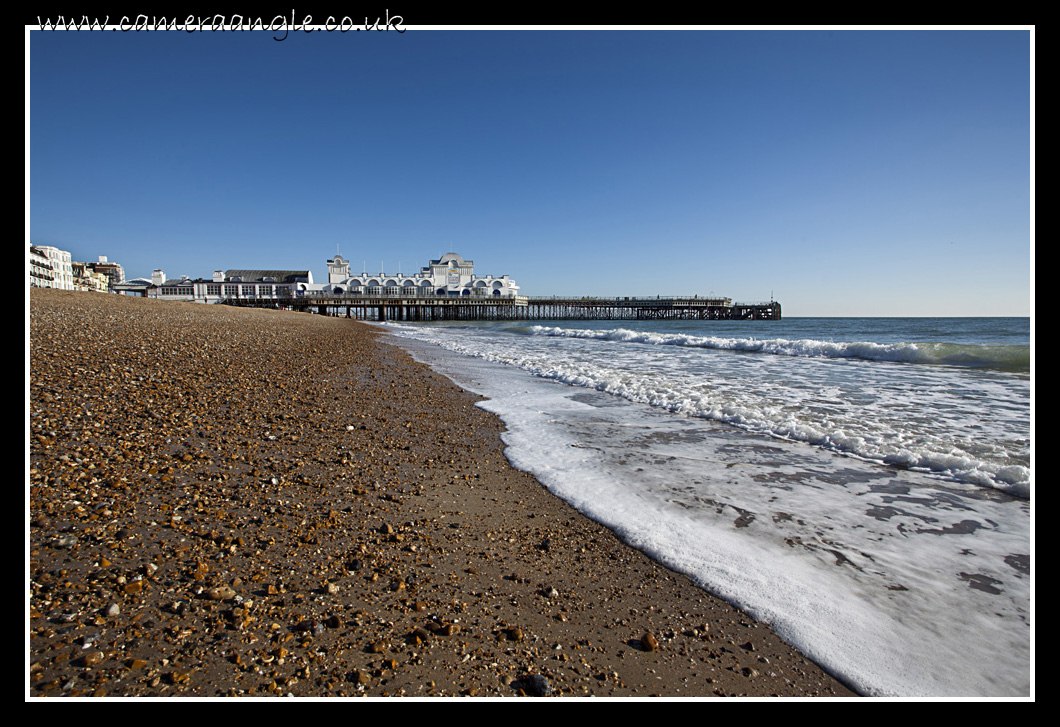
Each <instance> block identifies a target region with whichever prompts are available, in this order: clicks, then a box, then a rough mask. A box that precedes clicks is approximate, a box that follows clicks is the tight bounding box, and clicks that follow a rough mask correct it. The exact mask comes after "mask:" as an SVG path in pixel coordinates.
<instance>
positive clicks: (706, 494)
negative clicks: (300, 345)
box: [388, 318, 1033, 697]
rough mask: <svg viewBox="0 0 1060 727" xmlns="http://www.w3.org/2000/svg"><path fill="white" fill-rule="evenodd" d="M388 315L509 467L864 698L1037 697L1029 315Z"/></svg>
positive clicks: (394, 328) (393, 329) (400, 336)
mask: <svg viewBox="0 0 1060 727" xmlns="http://www.w3.org/2000/svg"><path fill="white" fill-rule="evenodd" d="M388 329H389V330H390V331H391V332H392V333H393V334H395V336H397V337H398V339H399V342H402V343H403V345H405V346H406V347H407V348H408V349H409V350H410V351H411V352H412V353H413V355H414V356H415V357H416V358H418V359H419V360H421V361H424V362H425V363H428V364H429V365H431V366H432V367H434V368H436V369H437V370H439V371H441V372H443V373H445V374H446V375H448V376H450V377H451V378H453V379H454V380H455V381H456V382H457V383H459V384H460V385H462V386H464V387H465V388H467V389H469V390H472V391H474V392H476V393H479V394H481V395H483V396H485V397H487V400H486V401H484V402H483V403H482V404H481V406H483V408H485V409H487V410H490V411H493V412H495V413H497V414H498V415H499V416H500V417H501V418H502V419H503V420H504V422H505V424H506V426H507V430H508V431H507V432H506V434H505V435H504V441H505V443H506V445H507V450H506V454H507V456H508V458H509V460H510V461H511V462H512V464H513V465H514V466H516V467H518V468H520V469H523V470H525V471H527V472H530V473H532V474H533V475H535V476H536V477H537V478H538V480H539V481H540V482H541V483H542V484H543V485H545V486H546V487H548V488H549V489H550V490H551V491H552V492H554V493H555V494H556V495H558V496H560V497H562V498H564V499H565V500H567V501H568V502H570V503H571V504H572V505H574V506H575V507H577V508H578V509H579V510H580V511H582V512H583V513H585V514H586V515H587V516H589V517H592V518H593V519H595V520H597V521H599V522H600V523H602V524H603V525H605V526H607V527H609V528H611V529H612V530H613V531H614V532H615V533H617V534H618V535H619V537H621V538H622V539H623V540H625V541H626V542H628V543H629V544H630V545H632V546H633V547H636V548H639V549H641V550H643V551H644V552H645V553H647V554H648V555H650V556H651V557H653V558H655V559H656V560H658V561H660V562H661V563H663V564H665V565H667V566H668V567H670V568H673V569H674V570H677V571H680V572H683V573H686V574H687V575H689V576H690V577H691V578H692V579H693V580H694V581H695V582H696V583H698V584H700V585H701V586H702V587H703V588H704V589H706V590H709V591H710V592H712V593H715V594H717V595H719V596H721V597H723V598H725V599H726V600H728V601H730V602H732V603H734V604H736V605H738V606H740V607H741V608H743V609H745V610H746V611H748V612H749V613H750V614H751V615H753V616H754V617H756V618H758V619H759V620H762V621H765V622H768V623H769V624H771V625H772V626H773V628H774V629H775V630H776V631H777V632H778V633H779V635H780V636H781V637H782V638H784V639H785V640H786V641H787V642H788V643H790V644H792V645H793V646H795V647H797V648H798V649H800V650H801V651H802V652H803V653H805V654H806V655H807V656H809V657H810V658H812V659H813V660H814V661H816V662H817V663H819V664H820V665H821V666H823V667H824V668H826V669H827V670H829V671H830V672H831V673H832V674H834V675H836V676H837V677H839V678H841V679H842V680H844V681H846V682H847V683H848V684H850V685H851V686H852V687H853V688H854V689H856V690H857V691H859V692H860V693H862V694H865V695H872V696H897V697H980V696H986V697H997V696H1002V697H1025V696H1028V695H1029V694H1030V690H1031V679H1032V676H1031V649H1032V630H1031V626H1032V624H1031V570H1030V567H1031V562H1030V554H1031V499H1032V490H1033V478H1032V467H1031V431H1030V430H1031V355H1030V351H1031V346H1030V325H1029V320H1028V319H1026V318H1016V319H1011V318H992V319H968V318H958V319H930V318H914V319H883V318H873V319H843V318H832V319H828V318H818V319H812V318H803V319H799V318H791V319H785V320H782V321H751V322H741V321H651V322H648V321H622V322H614V321H607V322H602V321H557V322H553V321H550V322H547V323H542V324H540V325H534V324H533V323H527V322H503V323H501V322H491V323H470V322H461V323H456V322H446V323H428V324H406V323H393V324H388Z"/></svg>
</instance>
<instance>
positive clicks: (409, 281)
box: [113, 252, 519, 303]
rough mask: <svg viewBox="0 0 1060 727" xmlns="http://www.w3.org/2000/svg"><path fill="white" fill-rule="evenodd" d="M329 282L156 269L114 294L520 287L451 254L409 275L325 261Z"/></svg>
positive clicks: (177, 296)
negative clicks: (356, 271)
mask: <svg viewBox="0 0 1060 727" xmlns="http://www.w3.org/2000/svg"><path fill="white" fill-rule="evenodd" d="M327 265H328V282H326V283H314V282H313V273H312V272H311V271H309V270H242V269H239V270H224V271H222V270H215V271H214V273H213V276H212V277H211V278H209V279H206V278H189V277H187V276H184V277H180V278H167V277H166V274H165V272H163V271H162V270H155V271H154V273H153V274H152V276H151V280H150V282H148V281H144V280H140V281H129V282H128V283H125V284H124V285H121V286H113V287H114V288H115V289H116V290H119V291H121V292H125V293H130V294H139V295H144V296H146V297H149V298H160V299H163V300H176V301H187V302H194V303H221V302H223V301H241V300H244V301H245V300H273V299H289V298H327V297H338V296H343V297H348V296H361V295H363V296H373V297H378V296H402V297H417V298H423V297H432V298H433V297H438V296H444V297H450V296H466V297H471V296H476V297H483V296H490V297H509V298H511V297H515V296H517V295H518V292H519V286H518V285H516V284H515V281H514V280H512V279H511V278H510V277H509V276H508V275H501V276H493V275H486V276H479V275H475V264H474V262H473V261H471V260H465V259H464V258H462V257H461V256H460V255H458V254H456V253H454V252H450V253H446V254H445V255H442V256H441V257H440V258H439V259H437V260H431V261H429V263H428V264H427V265H426V266H424V267H422V268H420V270H419V272H417V273H415V274H412V275H403V274H401V273H396V274H387V273H379V274H367V273H365V272H362V273H361V274H360V275H352V276H351V275H350V263H349V261H348V260H346V259H345V258H343V257H342V256H340V255H336V256H335V257H333V258H331V259H330V260H328V261H327Z"/></svg>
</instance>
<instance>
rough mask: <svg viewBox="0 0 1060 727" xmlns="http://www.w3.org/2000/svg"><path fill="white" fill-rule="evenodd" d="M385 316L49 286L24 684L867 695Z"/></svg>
mask: <svg viewBox="0 0 1060 727" xmlns="http://www.w3.org/2000/svg"><path fill="white" fill-rule="evenodd" d="M385 335H387V334H386V333H385V331H381V330H379V329H376V328H374V327H372V326H370V325H367V324H362V323H359V322H355V321H349V320H346V319H341V318H327V317H323V316H316V315H310V314H304V313H294V312H280V311H267V310H253V309H250V310H247V309H233V308H229V307H225V306H202V305H194V304H181V303H171V302H162V301H153V300H146V299H131V298H122V297H120V296H112V295H93V294H90V293H67V292H63V291H51V290H47V291H38V290H34V291H31V296H30V359H31V366H30V372H29V382H30V383H29V387H28V388H29V404H30V407H29V415H28V419H29V433H28V439H29V469H30V471H29V485H30V497H29V503H28V511H29V513H28V526H29V527H28V537H27V550H28V554H27V561H28V573H27V578H28V580H29V581H30V583H29V585H30V589H29V590H30V599H29V601H30V602H29V618H28V631H29V633H28V641H29V649H30V653H29V668H28V679H27V683H28V686H27V693H28V696H29V697H38V696H92V695H97V696H108V697H121V696H134V695H135V696H148V697H170V696H182V697H198V698H208V697H220V696H250V697H260V696H275V695H287V694H291V695H294V696H300V697H323V696H369V697H383V696H397V695H401V696H406V697H450V696H453V697H455V696H465V697H467V696H470V697H506V696H519V695H522V694H525V695H531V696H546V695H547V696H575V697H581V696H596V697H648V696H656V695H657V696H663V697H707V696H721V695H725V696H744V697H769V696H780V697H803V696H824V697H846V696H857V695H856V694H854V693H853V692H851V691H850V690H849V689H847V688H846V687H845V686H844V685H842V684H841V683H840V682H838V681H837V680H836V679H834V678H833V677H831V676H830V675H828V674H826V673H825V672H823V671H822V670H821V669H820V668H819V667H817V666H816V665H814V664H813V663H811V662H810V661H809V660H808V659H806V658H805V657H803V656H802V655H801V654H799V653H798V652H797V651H795V650H794V649H792V648H791V647H790V646H787V645H786V644H784V643H783V642H782V641H780V639H779V638H778V637H776V636H775V634H773V633H772V631H771V630H770V629H769V628H768V627H767V626H765V625H763V624H759V623H756V622H754V621H753V620H752V619H750V617H749V616H747V615H746V614H744V613H743V612H741V611H739V610H738V609H736V608H734V607H732V606H731V605H729V604H727V603H725V602H724V601H721V600H720V599H717V598H715V597H713V596H711V595H709V594H708V593H706V592H705V591H703V590H701V589H700V588H698V587H697V586H695V585H694V584H692V583H691V581H689V579H688V578H686V577H685V576H683V575H679V574H677V573H674V572H672V571H670V570H668V569H666V568H664V567H663V566H661V565H659V564H657V563H655V562H654V561H652V560H650V559H648V558H647V557H646V556H644V555H643V554H642V553H640V552H639V551H636V550H634V549H632V548H630V547H629V546H627V545H625V544H624V543H622V542H621V541H619V540H618V538H617V537H616V536H615V535H614V534H613V533H611V531H609V530H607V529H606V528H604V527H602V526H600V525H598V524H596V523H594V522H593V521H591V520H588V519H587V518H586V517H585V516H583V515H581V514H580V513H578V512H577V511H576V510H574V508H572V507H570V506H569V505H567V504H566V503H565V502H563V501H562V500H560V499H559V498H558V497H556V496H554V495H552V494H551V493H550V492H548V490H546V489H545V488H544V487H543V486H541V485H540V484H539V483H538V482H537V480H536V479H534V478H533V477H532V476H530V475H528V474H526V473H524V472H520V471H518V470H515V469H514V468H513V467H511V466H510V465H509V464H508V462H507V460H506V459H505V457H504V453H503V450H504V445H503V443H502V442H501V438H500V434H501V432H502V431H503V424H502V423H501V421H500V420H499V418H498V417H496V416H495V415H493V414H490V413H488V412H486V411H484V410H482V409H481V408H479V407H477V406H475V402H476V401H478V400H479V398H478V397H476V396H475V395H473V394H471V393H469V392H467V391H465V390H464V389H461V388H460V387H458V386H457V385H456V384H454V383H453V382H451V381H450V380H449V379H448V378H446V377H445V376H443V375H442V374H439V373H436V372H434V371H432V370H431V369H430V368H429V367H427V366H426V365H424V364H420V363H418V362H416V361H414V360H413V359H412V357H411V356H410V355H409V354H408V353H406V352H405V351H404V350H402V349H401V348H400V347H399V346H397V345H395V344H392V343H388V342H387V341H386V340H385V339H383V338H380V337H381V336H385Z"/></svg>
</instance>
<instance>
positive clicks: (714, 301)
mask: <svg viewBox="0 0 1060 727" xmlns="http://www.w3.org/2000/svg"><path fill="white" fill-rule="evenodd" d="M225 303H226V304H228V305H237V306H253V307H269V308H275V307H282V308H291V309H295V310H315V311H316V312H317V313H320V314H323V315H340V316H342V315H344V316H346V317H349V318H358V319H361V320H374V321H387V320H393V321H447V320H449V321H490V320H495V321H543V320H769V321H779V320H780V319H781V308H780V303H777V302H776V301H770V302H768V303H733V302H731V301H730V300H728V299H727V298H700V297H697V296H693V297H674V298H670V297H661V296H657V297H655V298H637V297H616V298H555V297H553V298H540V297H527V296H517V297H514V298H497V297H486V296H481V297H478V296H459V297H457V296H452V297H445V296H423V295H419V296H417V295H372V296H360V295H350V296H333V295H326V296H325V295H307V296H303V297H296V298H242V299H231V300H226V301H225Z"/></svg>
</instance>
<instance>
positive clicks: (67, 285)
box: [30, 245, 74, 290]
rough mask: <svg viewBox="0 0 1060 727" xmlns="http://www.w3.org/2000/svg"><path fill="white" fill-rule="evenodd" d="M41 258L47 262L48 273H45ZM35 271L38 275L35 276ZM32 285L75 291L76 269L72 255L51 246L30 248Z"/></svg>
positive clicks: (33, 246)
mask: <svg viewBox="0 0 1060 727" xmlns="http://www.w3.org/2000/svg"><path fill="white" fill-rule="evenodd" d="M41 258H43V259H44V260H45V261H47V269H48V271H49V272H47V273H45V272H44V263H42V262H41ZM35 269H36V272H37V275H34V270H35ZM45 283H46V284H45ZM30 285H32V286H34V287H37V288H59V289H60V290H74V268H73V261H72V260H71V258H70V253H69V252H67V251H66V250H60V249H59V248H57V247H52V246H51V245H32V246H30Z"/></svg>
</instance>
